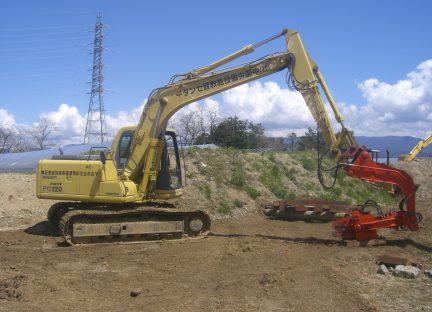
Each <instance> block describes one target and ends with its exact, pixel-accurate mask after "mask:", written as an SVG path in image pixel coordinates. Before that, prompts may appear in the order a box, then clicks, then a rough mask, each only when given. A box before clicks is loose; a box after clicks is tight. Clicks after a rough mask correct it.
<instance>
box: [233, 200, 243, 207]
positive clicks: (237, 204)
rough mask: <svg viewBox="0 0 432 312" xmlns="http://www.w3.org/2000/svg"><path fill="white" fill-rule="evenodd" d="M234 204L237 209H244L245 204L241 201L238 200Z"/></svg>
mask: <svg viewBox="0 0 432 312" xmlns="http://www.w3.org/2000/svg"><path fill="white" fill-rule="evenodd" d="M233 204H234V206H236V207H237V208H243V206H244V202H242V201H241V200H240V199H237V198H236V199H234V201H233Z"/></svg>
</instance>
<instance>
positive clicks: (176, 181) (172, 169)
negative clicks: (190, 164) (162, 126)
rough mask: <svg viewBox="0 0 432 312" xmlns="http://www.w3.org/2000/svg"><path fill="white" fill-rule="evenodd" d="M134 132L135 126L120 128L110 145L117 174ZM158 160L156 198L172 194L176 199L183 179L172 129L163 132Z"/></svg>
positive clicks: (122, 164) (121, 167) (123, 166)
mask: <svg viewBox="0 0 432 312" xmlns="http://www.w3.org/2000/svg"><path fill="white" fill-rule="evenodd" d="M135 130H136V127H135V126H129V127H123V128H121V129H120V130H119V131H118V133H117V135H116V137H115V138H114V141H113V143H112V145H111V152H112V154H113V155H114V159H115V162H116V166H117V170H118V171H119V172H121V171H123V170H124V169H125V165H126V161H127V159H128V157H129V153H130V150H131V149H130V147H131V143H132V139H133V136H134V134H135ZM160 159H161V160H160V167H159V172H158V175H157V180H156V190H155V192H156V193H157V194H158V196H163V197H171V196H170V195H169V194H170V193H172V196H174V197H177V196H178V193H179V192H183V189H182V188H183V178H182V170H181V161H180V153H179V150H178V143H177V136H176V133H175V131H174V129H167V130H166V131H165V144H164V147H163V148H162V154H161V158H160Z"/></svg>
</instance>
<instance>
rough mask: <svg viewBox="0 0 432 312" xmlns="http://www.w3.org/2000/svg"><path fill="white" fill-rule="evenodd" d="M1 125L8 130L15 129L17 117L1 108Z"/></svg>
mask: <svg viewBox="0 0 432 312" xmlns="http://www.w3.org/2000/svg"><path fill="white" fill-rule="evenodd" d="M0 125H1V126H2V127H4V128H8V129H11V128H14V127H15V125H16V122H15V116H14V115H12V114H10V113H9V112H8V111H7V110H5V109H3V108H0Z"/></svg>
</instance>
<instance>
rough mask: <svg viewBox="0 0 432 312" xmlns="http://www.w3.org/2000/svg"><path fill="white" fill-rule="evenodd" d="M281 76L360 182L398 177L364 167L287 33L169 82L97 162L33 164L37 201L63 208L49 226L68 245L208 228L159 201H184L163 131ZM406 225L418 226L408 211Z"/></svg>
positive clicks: (308, 61) (320, 81) (205, 221)
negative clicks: (276, 46)
mask: <svg viewBox="0 0 432 312" xmlns="http://www.w3.org/2000/svg"><path fill="white" fill-rule="evenodd" d="M278 37H285V40H286V49H285V51H284V52H279V53H274V54H271V55H267V56H265V57H262V58H259V59H258V60H255V61H252V62H249V63H246V64H243V65H238V66H234V67H230V68H225V69H220V67H221V66H223V65H225V64H227V63H229V62H231V61H233V60H235V59H237V58H239V57H241V56H243V55H246V54H249V53H251V52H253V51H254V50H255V49H256V48H258V47H260V46H262V45H264V44H266V43H268V42H270V41H272V40H274V39H276V38H278ZM285 69H287V82H288V83H289V85H290V86H291V87H292V88H293V89H295V90H297V91H299V92H300V93H301V94H302V96H303V97H304V100H305V102H306V105H307V106H308V108H309V109H310V111H311V113H312V116H313V118H314V119H315V121H316V123H317V125H318V126H319V129H320V132H321V135H322V137H323V139H324V141H325V144H326V145H327V147H328V148H329V151H330V153H331V155H332V156H333V157H334V159H335V160H336V161H338V162H339V163H340V164H341V166H343V167H344V168H345V170H346V171H347V173H348V174H349V175H352V176H357V177H359V178H361V179H365V180H370V181H374V182H388V183H393V184H396V185H398V181H397V179H396V178H394V177H391V178H389V177H388V176H387V175H386V174H387V173H388V170H389V168H390V170H393V172H396V171H397V172H400V170H397V169H394V168H391V167H389V168H385V169H383V168H378V167H379V166H378V165H377V166H376V167H374V168H372V167H371V166H370V164H369V162H368V161H369V160H368V159H367V155H368V153H367V152H366V151H365V150H364V149H362V148H358V147H357V144H356V142H355V140H354V138H353V137H352V134H351V132H350V131H348V130H347V128H346V127H345V125H344V123H343V117H342V115H341V113H340V112H339V110H338V108H337V106H336V103H335V101H334V100H333V97H332V96H331V93H330V91H329V89H328V87H327V85H326V83H325V80H324V78H323V76H322V75H321V73H320V71H319V70H318V66H317V65H316V64H315V62H314V61H313V60H312V58H311V57H310V56H309V53H308V52H307V50H306V49H305V47H304V45H303V42H302V40H301V38H300V35H299V33H298V32H297V31H295V30H289V29H284V30H283V31H282V32H281V33H279V34H277V35H275V36H272V37H270V38H268V39H266V40H263V41H261V42H259V43H257V44H255V45H247V46H245V47H244V48H242V49H240V50H239V51H237V52H235V53H233V54H230V55H228V56H226V57H224V58H222V59H220V60H218V61H216V62H214V63H211V64H209V65H207V66H204V67H201V68H198V69H195V70H192V71H190V72H188V73H185V74H180V75H174V76H173V77H172V78H171V80H170V81H169V82H168V84H166V85H165V86H163V87H160V88H157V89H155V90H153V91H152V92H151V94H150V95H149V97H148V99H147V103H146V105H145V107H144V110H143V113H142V116H141V118H140V121H139V123H138V125H137V126H133V127H125V128H122V129H120V130H119V132H118V133H117V135H116V136H115V139H114V141H113V143H112V145H111V148H110V149H105V150H100V153H99V155H97V153H96V150H91V151H90V152H89V156H88V157H87V158H85V159H82V157H78V156H74V155H71V156H70V155H58V156H57V157H55V159H51V160H41V161H39V163H38V169H37V197H39V198H45V199H54V200H61V201H62V202H58V203H56V204H54V205H53V206H52V207H51V208H50V209H49V211H48V219H49V222H50V223H51V224H52V225H53V226H54V227H56V228H57V229H58V230H59V232H60V233H61V235H63V236H64V238H65V240H66V241H67V242H68V243H70V244H74V243H88V242H105V241H124V240H126V241H128V240H141V239H145V240H147V239H160V238H180V237H183V236H196V235H200V234H202V233H205V232H207V231H209V229H210V223H211V221H210V218H209V216H208V214H207V213H206V212H204V211H200V210H193V209H188V210H181V209H178V208H175V207H174V206H173V205H171V204H168V203H166V202H164V201H163V200H166V199H172V198H176V197H179V196H181V195H182V194H183V180H182V172H181V160H180V156H179V151H178V144H177V139H176V135H175V132H174V131H173V130H172V129H167V124H168V121H169V119H170V118H171V117H172V116H173V114H174V113H176V112H177V111H178V110H180V109H181V108H182V107H184V106H186V105H188V104H190V103H192V102H195V101H198V100H200V99H203V98H206V97H209V96H211V95H214V94H216V93H219V92H222V91H225V90H228V89H231V88H234V87H236V86H239V85H242V84H245V83H247V82H250V81H253V80H256V79H259V78H262V77H264V76H268V75H271V74H274V73H276V72H279V71H282V70H285ZM320 88H321V89H322V91H323V92H324V94H325V96H326V99H327V101H328V103H329V104H330V107H331V109H332V111H333V113H334V116H335V119H336V121H337V122H338V123H339V124H340V125H341V130H340V132H339V134H338V135H336V134H335V132H334V131H333V128H332V124H331V122H330V118H329V115H328V113H327V110H326V107H325V104H324V101H323V98H322V97H321V95H320ZM287 122H288V121H287ZM342 146H345V147H342ZM95 154H96V155H95ZM95 156H96V157H95ZM369 159H370V157H369ZM374 164H375V163H374ZM373 166H375V165H373ZM398 174H399V173H398ZM404 177H405V176H404ZM408 177H409V176H408ZM408 179H410V178H408ZM395 180H396V181H395ZM401 189H402V190H404V187H403V186H402V187H401ZM410 191H411V190H410ZM404 195H405V198H406V197H409V198H411V199H413V198H415V190H414V194H411V193H409V192H408V191H406V192H404ZM412 195H414V196H412ZM410 203H411V204H412V205H413V204H414V202H410ZM412 205H410V206H412ZM191 208H192V207H191ZM412 209H413V207H411V208H410V209H409V210H410V211H411V210H412ZM407 218H408V219H409V220H410V222H411V223H413V222H414V223H415V224H416V221H415V220H414V219H413V217H412V215H411V214H409V216H408V217H407ZM404 225H406V226H411V227H410V228H412V229H414V227H415V225H412V224H404ZM341 231H342V230H341ZM345 232H346V231H345ZM344 237H345V238H347V237H348V236H347V235H345V236H344Z"/></svg>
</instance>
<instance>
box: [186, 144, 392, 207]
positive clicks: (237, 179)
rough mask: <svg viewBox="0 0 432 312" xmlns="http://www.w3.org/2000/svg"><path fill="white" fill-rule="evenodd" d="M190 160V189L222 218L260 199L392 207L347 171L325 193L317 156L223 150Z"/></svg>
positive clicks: (329, 164)
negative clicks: (371, 203) (372, 203)
mask: <svg viewBox="0 0 432 312" xmlns="http://www.w3.org/2000/svg"><path fill="white" fill-rule="evenodd" d="M190 158H191V159H190V160H189V161H190V163H191V165H190V167H188V170H189V171H190V173H189V174H188V179H189V181H188V184H189V185H192V187H195V188H197V190H198V191H199V192H200V193H201V194H202V197H201V198H202V199H203V202H202V205H203V207H206V206H207V207H209V206H211V207H214V211H215V212H216V213H218V214H223V215H229V214H231V213H232V212H233V211H234V210H235V209H241V208H242V207H244V206H245V205H246V203H248V200H250V201H252V200H257V199H260V200H263V201H272V200H276V199H291V200H292V199H296V198H305V197H313V198H322V199H327V200H340V201H347V202H349V203H351V204H362V203H364V202H365V201H366V200H368V199H374V200H376V201H377V202H378V203H379V204H380V205H383V206H385V205H389V204H393V203H394V201H393V199H392V197H391V196H390V195H389V194H387V192H386V191H385V190H382V189H380V188H378V187H376V186H374V185H372V184H371V183H368V182H365V181H361V180H357V179H353V178H351V177H348V176H346V174H345V172H344V171H343V170H340V171H339V172H338V180H337V182H336V185H335V187H334V188H332V189H330V190H327V189H324V188H323V187H322V186H321V185H320V184H319V181H318V179H317V175H316V166H317V165H316V152H315V151H295V152H289V153H287V152H270V153H261V154H260V153H246V152H243V151H239V150H235V149H233V148H227V149H223V148H221V149H217V150H205V149H204V150H197V151H196V153H194V154H192V155H191V156H190ZM323 166H324V167H326V168H331V167H333V166H334V161H333V160H331V159H330V158H329V159H324V161H323ZM324 175H325V181H326V183H327V184H330V183H331V181H332V177H331V176H330V175H329V174H328V173H326V172H324ZM193 185H195V186H193ZM248 204H249V203H248ZM255 205H256V204H255Z"/></svg>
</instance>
